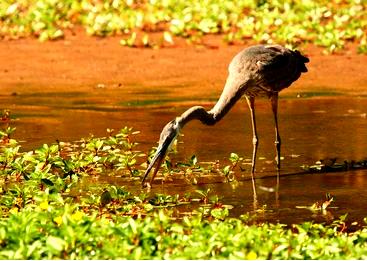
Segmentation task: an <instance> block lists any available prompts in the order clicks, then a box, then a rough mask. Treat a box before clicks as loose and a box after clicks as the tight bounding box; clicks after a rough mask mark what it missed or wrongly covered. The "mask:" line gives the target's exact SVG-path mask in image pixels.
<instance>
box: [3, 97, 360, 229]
mask: <svg viewBox="0 0 367 261" xmlns="http://www.w3.org/2000/svg"><path fill="white" fill-rule="evenodd" d="M140 92H141V90H140ZM127 94H129V93H121V91H116V90H111V91H108V90H104V91H101V90H96V91H95V92H92V93H77V92H76V93H67V94H65V93H61V94H55V93H43V94H42V95H41V94H33V95H21V94H18V95H13V96H0V104H1V108H0V109H5V108H7V109H10V110H11V112H12V117H13V118H15V120H13V121H12V122H11V125H12V126H13V127H16V128H17V131H16V132H15V136H14V137H15V138H16V139H18V140H24V141H26V142H25V143H23V144H22V146H23V149H24V150H29V149H34V148H36V147H39V146H40V145H41V144H43V143H52V142H55V140H56V139H59V140H63V141H73V140H79V139H80V138H82V137H85V136H88V135H89V134H91V133H92V134H93V135H95V136H105V135H106V129H107V128H113V129H116V130H118V129H120V128H122V127H123V126H130V127H133V128H134V129H136V130H140V131H141V134H140V135H139V136H138V137H137V142H139V143H140V145H139V149H140V150H142V151H144V152H147V151H148V150H149V149H150V148H151V147H152V146H155V145H156V142H157V141H158V137H159V133H160V131H161V129H162V127H163V126H164V125H165V124H166V123H167V122H168V121H170V120H171V119H173V118H174V117H175V116H177V115H179V114H181V113H182V112H183V111H185V110H186V109H187V108H188V107H190V106H192V105H194V104H195V105H197V104H199V105H204V106H205V107H207V108H208V109H209V108H210V107H211V106H212V105H213V100H210V101H202V100H201V99H200V98H197V97H186V98H182V100H178V99H175V100H173V99H172V97H169V96H170V95H171V94H170V93H169V92H168V91H167V92H162V93H160V95H162V97H161V100H162V101H163V103H162V104H161V103H160V102H159V100H160V98H157V97H156V94H154V93H144V92H143V94H142V93H140V94H139V96H138V97H139V99H136V102H131V101H132V99H131V97H132V96H133V95H130V94H133V92H131V93H130V94H129V95H127ZM142 97H143V98H142ZM142 99H146V100H148V101H150V102H149V103H146V102H144V101H142ZM152 100H153V101H154V102H151V101H152ZM366 108H367V98H358V97H329V98H328V97H322V98H312V99H307V98H283V99H282V98H281V99H280V101H279V124H280V125H279V128H280V134H281V137H282V156H283V157H284V160H283V162H282V170H281V173H280V174H281V177H280V183H279V184H280V187H279V194H278V195H276V193H275V191H277V189H276V186H277V185H276V171H275V166H274V161H273V159H274V157H275V148H274V126H273V118H272V114H271V109H270V105H269V104H268V101H267V100H266V99H265V100H257V101H256V113H257V128H258V135H259V141H260V143H259V149H258V160H257V167H256V168H257V170H256V176H257V177H265V176H272V178H265V179H258V180H257V188H258V189H257V192H258V205H259V206H262V205H266V206H267V207H266V208H267V209H268V210H269V211H265V212H264V213H266V214H264V216H263V217H260V218H259V219H260V220H261V218H263V219H264V220H268V219H271V220H279V221H281V222H289V221H290V220H292V222H297V221H303V220H304V219H307V217H310V216H312V218H313V219H319V220H326V219H327V218H329V217H327V216H324V215H322V214H320V213H316V214H312V213H310V211H309V210H307V209H297V210H295V209H296V208H295V207H296V206H297V205H305V206H309V205H312V204H313V203H314V202H315V201H320V200H323V199H324V197H325V194H326V193H331V194H332V195H334V196H335V205H336V206H337V209H332V210H331V212H332V213H331V214H332V215H339V214H344V213H346V212H348V213H349V214H350V215H351V216H353V217H359V218H361V217H362V216H365V215H367V212H366V210H365V205H366V202H367V198H366V197H367V196H366V195H365V193H363V189H364V188H365V187H366V183H367V176H366V174H367V172H366V171H353V172H348V173H328V174H322V175H297V176H282V175H284V174H288V173H299V172H300V171H301V169H300V166H301V165H303V164H313V163H314V162H315V161H317V160H319V159H324V158H338V159H340V160H344V159H354V160H360V159H365V158H366V157H367V153H366V148H367V119H366V113H367V109H366ZM183 133H184V135H183V136H182V137H180V139H179V140H180V142H179V145H178V153H177V154H176V155H172V159H173V161H182V160H185V159H187V158H189V157H190V156H191V155H193V154H195V155H196V156H197V157H198V159H199V161H214V160H221V161H223V160H224V159H227V158H228V157H229V155H230V153H231V152H236V153H238V154H239V155H240V156H242V157H244V158H245V159H250V158H251V154H252V143H251V139H252V133H251V122H250V114H249V111H248V109H247V105H246V102H245V101H241V102H239V103H238V104H237V105H236V106H235V107H234V108H233V109H232V111H230V112H229V114H228V115H227V116H226V117H225V118H224V119H223V120H222V121H221V122H219V123H218V124H217V125H215V126H205V125H202V124H201V123H200V122H192V123H190V124H188V125H187V126H186V127H185V129H184V130H183ZM249 171H250V168H249V165H248V168H247V169H246V172H245V175H247V176H248V177H250V174H249ZM201 187H202V188H211V189H212V191H213V193H218V194H220V195H221V196H222V197H223V200H225V203H226V204H231V205H234V206H235V208H234V210H232V211H231V214H232V215H235V216H238V215H240V214H241V213H245V212H247V211H249V210H251V209H253V206H252V203H253V199H252V188H251V182H248V181H244V182H240V183H238V185H237V186H233V184H231V183H224V184H223V183H219V184H206V185H199V186H198V187H193V186H191V185H190V186H186V185H180V186H177V187H175V189H174V191H175V192H176V191H178V192H182V193H184V192H188V191H194V190H195V189H197V188H201ZM261 188H265V189H261ZM267 188H268V189H267ZM137 189H140V188H137ZM160 189H161V190H163V191H161V192H169V191H172V189H171V188H169V187H167V188H161V187H160Z"/></svg>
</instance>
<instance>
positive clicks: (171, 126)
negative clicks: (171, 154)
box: [142, 118, 181, 187]
mask: <svg viewBox="0 0 367 261" xmlns="http://www.w3.org/2000/svg"><path fill="white" fill-rule="evenodd" d="M180 129H181V124H180V120H179V119H178V118H176V119H174V120H172V121H170V122H169V123H167V125H166V126H164V128H163V130H162V132H161V136H160V139H159V144H158V148H157V151H156V153H155V155H154V157H153V158H152V160H151V162H150V164H149V166H148V168H147V170H146V171H145V174H144V178H143V181H142V185H143V187H147V186H149V187H150V186H151V183H152V182H153V180H154V178H155V175H156V174H157V172H158V170H159V167H160V166H161V164H162V161H163V159H164V157H165V156H166V154H167V151H168V150H169V148H170V147H171V145H172V144H173V142H174V140H175V139H176V137H177V135H178V134H179V132H180ZM154 165H156V167H155V169H154V172H153V175H152V178H151V179H150V181H149V182H147V183H146V182H145V180H146V178H147V177H148V175H149V173H150V171H151V170H152V168H153V166H154Z"/></svg>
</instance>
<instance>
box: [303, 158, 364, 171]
mask: <svg viewBox="0 0 367 261" xmlns="http://www.w3.org/2000/svg"><path fill="white" fill-rule="evenodd" d="M301 168H302V169H303V170H305V171H306V172H309V173H322V172H338V171H348V170H358V169H367V160H360V161H355V160H344V161H342V162H338V161H337V159H336V158H333V159H325V160H318V161H316V162H315V164H314V165H302V166H301Z"/></svg>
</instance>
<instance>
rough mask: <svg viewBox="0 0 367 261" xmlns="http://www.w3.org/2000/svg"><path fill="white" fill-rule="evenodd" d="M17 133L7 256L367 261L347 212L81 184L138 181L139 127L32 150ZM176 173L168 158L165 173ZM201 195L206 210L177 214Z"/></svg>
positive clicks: (3, 242) (11, 148) (365, 243)
mask: <svg viewBox="0 0 367 261" xmlns="http://www.w3.org/2000/svg"><path fill="white" fill-rule="evenodd" d="M1 121H3V122H8V121H9V114H8V113H4V115H3V116H2V118H1ZM13 132H14V128H11V127H7V128H5V129H4V130H2V131H1V132H0V174H1V175H0V179H1V180H0V182H1V188H0V194H1V197H0V201H1V204H0V206H1V209H0V213H1V217H0V246H1V248H0V258H1V259H56V258H62V259H125V258H126V259H174V258H175V259H177V258H179V259H221V258H224V259H346V258H348V259H359V258H360V259H365V258H367V227H365V226H359V228H358V229H353V231H351V230H350V229H349V227H348V226H349V225H347V222H346V216H342V217H340V219H338V220H335V221H333V222H332V223H331V224H316V223H312V222H306V223H302V224H294V225H291V226H285V225H282V224H268V223H263V224H256V223H253V222H251V219H252V215H253V214H251V213H244V214H243V215H242V216H241V217H239V218H229V217H228V213H229V211H230V207H229V206H226V205H223V204H222V203H221V202H220V200H219V199H218V197H209V196H208V194H209V191H197V195H194V196H190V195H185V196H179V195H176V196H172V195H162V194H153V195H152V194H149V193H147V192H144V191H139V192H130V191H128V190H127V189H126V188H125V187H119V186H113V185H101V184H100V185H94V186H93V185H92V184H93V182H92V183H88V184H84V181H85V179H89V180H93V178H94V177H97V176H101V175H108V174H109V175H118V176H119V177H121V178H124V177H128V178H129V179H130V182H137V183H140V176H141V175H142V173H143V167H144V166H145V165H144V164H145V163H144V161H146V157H147V156H146V155H142V154H141V153H140V152H139V151H137V150H136V143H135V142H134V138H133V137H134V134H136V132H134V131H133V130H132V129H129V128H124V129H122V130H120V131H119V132H117V133H115V132H113V131H112V130H108V136H107V137H105V138H95V137H89V138H86V139H82V140H81V141H79V142H75V143H66V142H57V143H56V144H52V145H46V144H45V145H43V146H42V147H41V148H38V149H36V150H34V151H25V152H22V151H21V147H20V145H19V143H18V142H17V141H16V140H14V139H12V137H11V136H12V134H13ZM239 160H240V158H239V157H238V156H237V155H235V154H232V155H231V157H230V164H229V165H227V166H225V167H224V168H221V172H220V173H218V175H222V176H223V177H227V178H228V179H229V178H230V177H231V175H229V174H228V173H231V172H232V170H233V168H235V167H236V164H237V163H238V161H239ZM141 164H142V165H143V167H141V166H140V165H141ZM181 167H182V168H184V169H185V170H186V172H185V173H183V174H182V175H186V176H190V175H193V173H200V172H205V171H210V169H209V168H202V167H200V165H199V164H198V162H197V159H196V158H195V157H192V158H191V159H189V160H188V162H187V163H182V164H181ZM172 171H173V170H172V166H170V163H169V161H167V162H166V164H165V170H164V173H166V174H167V175H168V173H171V172H172ZM181 171H182V170H181ZM194 201H200V202H202V204H201V207H199V208H197V209H193V210H192V211H189V212H187V211H186V212H180V211H179V210H178V209H179V206H182V205H186V204H192V203H193V202H194ZM331 201H332V198H331V199H329V200H328V203H330V202H331ZM326 207H327V206H326V205H325V208H326ZM321 208H324V207H321ZM315 211H317V209H316V210H315ZM348 224H350V222H349V223H348Z"/></svg>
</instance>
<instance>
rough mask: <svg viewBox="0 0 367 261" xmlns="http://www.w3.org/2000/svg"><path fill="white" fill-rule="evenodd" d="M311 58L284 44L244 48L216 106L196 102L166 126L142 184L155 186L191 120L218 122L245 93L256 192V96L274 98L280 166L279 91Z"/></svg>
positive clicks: (271, 100)
mask: <svg viewBox="0 0 367 261" xmlns="http://www.w3.org/2000/svg"><path fill="white" fill-rule="evenodd" d="M308 62H309V59H308V58H307V57H306V56H304V55H302V54H301V53H300V52H299V51H298V50H290V49H288V48H286V47H283V46H281V45H254V46H250V47H248V48H245V49H243V50H242V51H241V52H239V53H238V54H237V55H235V57H234V58H233V59H232V61H231V62H230V64H229V66H228V77H227V80H226V83H225V86H224V89H223V92H222V94H221V95H220V97H219V99H218V101H217V102H216V104H215V105H214V106H213V108H212V109H210V110H209V111H207V110H205V108H204V107H202V106H193V107H191V108H189V109H188V110H186V111H185V112H184V113H182V114H181V115H180V116H178V117H176V118H175V119H174V120H172V121H170V122H169V123H167V125H165V126H164V128H163V130H162V132H161V134H160V139H159V143H158V147H157V150H156V152H155V155H154V156H153V158H152V160H151V161H150V164H149V165H148V167H147V169H146V171H145V174H144V177H143V180H142V186H143V187H147V186H148V187H151V184H152V182H153V180H154V178H155V176H156V174H157V172H158V170H159V168H160V166H161V164H162V161H163V159H164V158H165V155H166V153H167V151H168V150H169V148H170V147H171V145H172V144H173V142H174V140H175V139H176V137H177V136H178V134H179V132H180V131H181V130H182V128H183V127H184V126H185V125H186V124H187V123H188V122H190V121H192V120H199V121H201V122H202V123H203V124H206V125H214V124H215V123H217V122H219V121H220V120H221V119H222V118H223V117H224V116H225V115H226V114H227V112H228V111H229V110H230V109H231V108H232V107H233V105H234V104H235V103H236V102H237V101H238V100H239V99H240V98H241V97H242V96H245V97H246V100H247V104H248V106H249V109H250V112H251V123H252V134H253V137H252V146H253V150H252V161H251V177H252V182H253V189H254V194H255V193H256V192H255V183H254V173H255V163H256V152H257V147H258V143H259V138H258V135H257V130H256V119H255V98H256V97H261V96H265V97H268V98H269V100H270V103H271V108H272V112H273V117H274V125H275V149H276V156H275V160H276V166H277V169H278V170H279V169H280V147H281V139H280V134H279V129H278V94H279V92H280V91H281V90H283V89H284V88H287V87H289V86H290V85H291V84H292V83H293V82H294V81H296V80H297V79H298V78H299V77H300V76H301V74H302V73H305V72H307V68H306V65H305V64H306V63H308ZM154 165H156V167H155V169H154V171H153V175H152V177H151V179H150V181H149V182H147V183H145V180H146V178H147V177H148V175H149V173H150V171H151V170H152V168H153V167H154Z"/></svg>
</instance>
